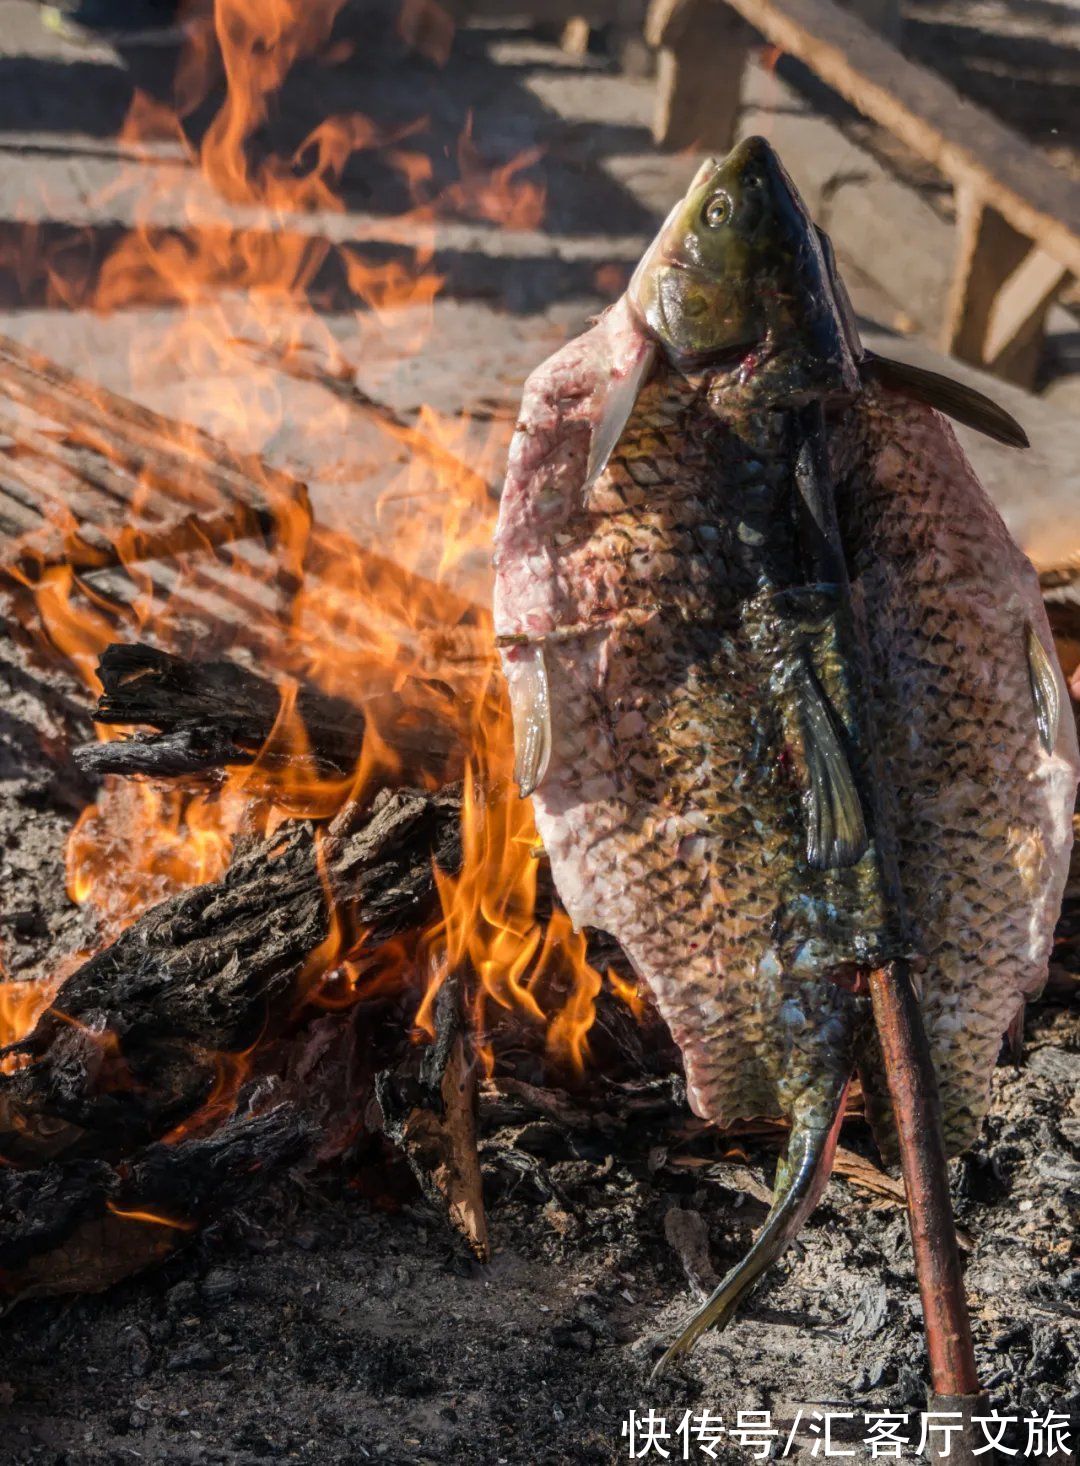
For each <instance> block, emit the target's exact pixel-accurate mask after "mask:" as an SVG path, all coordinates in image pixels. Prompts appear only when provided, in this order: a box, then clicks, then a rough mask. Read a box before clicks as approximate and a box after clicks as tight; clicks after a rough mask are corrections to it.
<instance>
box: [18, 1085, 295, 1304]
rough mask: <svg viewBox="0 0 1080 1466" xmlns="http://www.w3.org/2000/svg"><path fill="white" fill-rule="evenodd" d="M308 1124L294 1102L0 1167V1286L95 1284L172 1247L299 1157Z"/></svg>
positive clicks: (50, 1289) (77, 1288) (107, 1282)
mask: <svg viewBox="0 0 1080 1466" xmlns="http://www.w3.org/2000/svg"><path fill="white" fill-rule="evenodd" d="M311 1140H312V1134H311V1127H310V1125H309V1124H308V1122H307V1120H306V1119H305V1118H304V1116H303V1115H302V1114H301V1113H300V1112H299V1111H298V1110H297V1109H295V1108H294V1107H293V1106H291V1105H285V1104H282V1105H277V1106H276V1107H275V1108H273V1109H271V1110H268V1111H266V1112H265V1113H264V1114H261V1115H257V1116H254V1117H252V1116H245V1115H233V1116H231V1117H230V1118H229V1119H228V1120H227V1121H226V1122H225V1123H224V1124H223V1125H222V1126H221V1127H220V1128H219V1129H218V1130H217V1131H216V1132H215V1134H213V1135H212V1136H210V1137H208V1138H205V1139H188V1140H181V1141H179V1142H178V1143H176V1144H175V1145H160V1144H159V1145H151V1146H149V1147H148V1148H147V1149H146V1150H145V1151H143V1152H142V1153H141V1154H140V1155H138V1156H136V1157H135V1158H134V1159H133V1161H132V1162H131V1163H130V1164H128V1165H125V1166H124V1167H123V1168H122V1169H120V1168H117V1167H114V1166H110V1165H108V1164H106V1163H105V1162H104V1161H97V1160H95V1161H87V1160H74V1161H64V1162H54V1163H53V1164H51V1165H47V1166H44V1167H43V1168H41V1169H40V1170H34V1171H17V1170H14V1169H10V1168H4V1169H2V1170H0V1293H3V1294H4V1295H6V1296H7V1297H9V1298H11V1297H15V1298H27V1297H34V1296H40V1295H42V1294H55V1293H69V1292H79V1293H97V1292H101V1291H102V1290H103V1289H105V1288H108V1287H111V1286H112V1284H113V1283H116V1282H119V1281H120V1279H122V1278H126V1277H130V1276H131V1274H133V1273H135V1272H138V1271H140V1270H141V1269H142V1268H144V1267H146V1266H148V1265H149V1264H150V1263H153V1262H157V1261H159V1260H161V1259H162V1258H163V1257H166V1256H168V1254H169V1253H170V1252H172V1251H173V1250H174V1249H175V1248H176V1247H177V1246H179V1245H180V1244H181V1243H182V1242H183V1241H184V1240H185V1239H186V1238H187V1237H189V1236H190V1234H191V1233H192V1232H193V1231H194V1230H195V1228H196V1227H198V1226H199V1225H201V1224H203V1223H205V1222H206V1221H207V1220H209V1219H210V1217H212V1216H214V1215H216V1214H218V1213H220V1212H221V1210H222V1209H223V1208H225V1207H228V1206H232V1205H235V1204H236V1203H237V1202H239V1201H241V1200H243V1199H244V1198H245V1197H246V1196H247V1195H249V1194H251V1193H252V1192H253V1191H255V1190H256V1189H259V1188H261V1187H263V1186H265V1185H266V1183H267V1181H268V1179H269V1178H270V1177H272V1176H273V1175H274V1174H276V1173H277V1172H279V1171H280V1170H281V1169H282V1168H283V1167H284V1166H287V1165H290V1164H293V1163H294V1162H296V1161H299V1160H301V1159H302V1158H303V1157H304V1156H305V1155H306V1154H307V1152H308V1150H309V1148H310V1144H311Z"/></svg>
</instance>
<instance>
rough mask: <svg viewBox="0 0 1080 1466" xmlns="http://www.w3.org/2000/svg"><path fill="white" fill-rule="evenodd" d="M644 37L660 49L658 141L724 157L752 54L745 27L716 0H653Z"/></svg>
mask: <svg viewBox="0 0 1080 1466" xmlns="http://www.w3.org/2000/svg"><path fill="white" fill-rule="evenodd" d="M645 38H646V40H647V41H648V42H649V43H650V45H654V46H658V47H659V54H658V57H657V76H656V103H655V108H654V111H653V129H652V131H653V140H654V142H655V143H656V144H657V146H658V147H662V148H671V149H672V150H675V151H678V150H679V149H681V148H694V147H697V148H708V149H712V150H714V151H716V152H722V153H726V152H727V151H728V149H729V148H730V147H731V146H732V144H733V143H734V141H735V122H736V118H737V116H738V111H739V102H740V100H741V97H742V82H743V73H744V71H745V69H746V61H747V57H748V55H749V51H750V40H751V36H750V33H749V31H748V30H747V28H746V26H745V24H744V23H743V22H742V21H741V20H740V19H739V17H738V16H735V15H732V14H730V12H727V11H725V10H723V9H722V8H721V7H720V6H718V5H717V4H715V0H653V3H652V5H651V6H650V8H649V14H648V18H647V20H646V22H645Z"/></svg>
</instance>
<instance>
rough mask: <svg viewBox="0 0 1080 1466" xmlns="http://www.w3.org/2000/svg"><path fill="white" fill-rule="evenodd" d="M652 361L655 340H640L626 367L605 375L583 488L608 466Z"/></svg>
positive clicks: (588, 486) (654, 355) (654, 356)
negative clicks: (607, 375) (635, 352)
mask: <svg viewBox="0 0 1080 1466" xmlns="http://www.w3.org/2000/svg"><path fill="white" fill-rule="evenodd" d="M655 360H656V345H655V343H654V342H652V341H647V342H643V343H642V345H641V347H640V350H639V351H638V352H637V354H636V355H635V358H634V360H633V361H632V362H631V364H630V366H629V367H628V369H627V370H626V371H625V372H622V373H619V374H618V375H614V374H613V375H612V376H610V377H608V378H606V379H605V381H604V383H603V385H602V386H601V387H600V388H598V392H599V393H601V394H602V399H601V401H600V402H599V403H598V404H597V405H596V407H595V408H594V413H595V420H594V424H593V430H592V438H591V440H590V443H589V461H588V464H587V466H586V469H585V482H584V483H583V484H582V491H584V490H586V489H589V488H591V487H592V485H593V484H594V483H595V482H596V480H597V479H598V478H599V477H600V475H601V474H602V473H603V471H604V469H605V468H607V465H608V459H609V458H610V457H611V455H612V453H613V452H614V450H615V445H616V443H618V441H619V439H620V438H621V437H622V434H623V428H625V427H626V424H627V423H628V422H629V420H630V414H631V413H632V412H633V410H634V404H635V402H636V401H637V399H638V393H639V392H640V391H641V389H642V387H643V386H644V385H645V382H646V379H647V378H648V376H649V373H650V372H651V371H652V368H653V363H654V361H655Z"/></svg>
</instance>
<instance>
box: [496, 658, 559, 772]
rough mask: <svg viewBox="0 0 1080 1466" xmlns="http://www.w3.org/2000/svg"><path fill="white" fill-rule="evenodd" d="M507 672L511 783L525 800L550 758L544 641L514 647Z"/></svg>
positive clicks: (549, 696)
mask: <svg viewBox="0 0 1080 1466" xmlns="http://www.w3.org/2000/svg"><path fill="white" fill-rule="evenodd" d="M506 671H507V685H508V686H509V689H510V711H511V713H512V714H513V722H514V782H515V783H516V784H517V786H518V790H519V791H520V794H521V797H522V799H527V798H528V797H529V795H530V794H532V793H533V791H534V790H535V789H536V788H537V787H538V786H539V784H540V783H541V782H542V780H543V778H544V775H545V774H546V773H547V768H548V764H549V762H550V760H551V695H550V693H549V691H548V676H547V666H546V665H545V663H544V644H543V642H532V643H531V644H529V645H526V646H522V647H518V648H515V651H514V656H513V660H512V662H511V663H509V664H508V665H507V668H506Z"/></svg>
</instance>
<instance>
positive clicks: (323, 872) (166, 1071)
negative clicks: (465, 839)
mask: <svg viewBox="0 0 1080 1466" xmlns="http://www.w3.org/2000/svg"><path fill="white" fill-rule="evenodd" d="M459 814H460V794H459V792H458V790H457V789H456V788H447V789H444V790H442V791H440V792H439V793H437V794H425V793H421V792H419V791H416V790H400V791H398V792H396V793H394V794H387V795H385V796H380V798H378V799H377V800H376V801H375V804H374V805H373V806H372V808H371V809H370V810H368V811H364V810H361V809H359V808H358V807H356V806H347V807H346V809H345V810H344V811H343V812H342V814H341V815H339V816H338V818H337V819H336V820H335V821H334V823H333V825H331V826H330V827H329V830H327V831H324V832H321V833H319V834H317V833H316V830H315V829H314V828H313V827H312V826H311V825H310V824H308V823H307V822H300V821H296V822H291V823H290V824H288V825H285V826H283V827H282V828H281V829H280V830H279V831H278V832H277V833H276V834H275V836H274V837H273V838H272V839H269V840H262V841H257V842H253V843H251V844H249V845H248V846H247V847H246V848H245V849H243V850H242V851H241V852H240V853H239V854H238V856H237V858H236V859H235V861H234V863H233V865H232V866H231V867H230V868H229V870H228V871H227V872H226V874H225V876H224V877H223V878H222V880H220V881H217V882H215V883H213V884H211V885H207V886H198V887H195V888H194V889H192V890H189V891H184V892H182V893H181V894H180V895H178V896H176V897H174V898H173V899H172V900H170V901H166V902H164V903H163V904H162V905H160V906H157V907H154V908H153V909H152V910H151V911H148V912H146V913H145V915H143V916H142V917H141V918H140V919H139V921H137V922H136V923H135V924H134V925H133V926H132V927H129V928H128V930H127V931H125V932H123V933H122V934H121V936H120V937H119V938H118V939H117V940H116V941H115V942H114V943H113V944H112V946H110V947H108V948H106V949H105V950H104V951H103V952H100V953H98V954H97V955H96V956H94V957H92V958H91V959H90V960H89V961H88V962H86V963H84V964H83V965H82V966H81V967H80V968H78V969H77V970H76V971H75V972H74V973H72V975H71V976H70V977H69V978H67V980H66V981H65V982H64V983H63V985H62V986H61V988H60V990H59V992H58V993H57V995H56V997H55V999H54V1001H53V1005H52V1007H50V1008H49V1009H48V1010H47V1011H46V1012H45V1013H44V1014H43V1015H42V1017H41V1018H40V1019H39V1021H38V1023H37V1025H36V1027H35V1028H34V1030H33V1032H32V1033H31V1034H30V1035H29V1036H28V1037H27V1038H25V1039H24V1040H22V1041H21V1042H20V1043H19V1044H16V1045H13V1046H11V1049H10V1050H9V1052H10V1051H16V1052H20V1053H23V1054H26V1055H28V1056H29V1058H30V1063H29V1064H28V1065H27V1066H26V1067H25V1068H22V1069H19V1070H17V1071H16V1072H15V1073H13V1074H5V1075H0V1153H2V1154H4V1155H5V1156H6V1157H7V1158H8V1159H10V1160H13V1161H16V1162H17V1163H19V1164H33V1163H34V1162H35V1161H40V1159H42V1158H50V1157H56V1156H60V1155H92V1156H95V1157H105V1158H109V1157H114V1156H119V1155H123V1154H127V1153H129V1152H130V1151H131V1149H132V1148H133V1147H134V1146H137V1145H140V1144H145V1143H146V1142H148V1141H149V1140H152V1139H155V1138H157V1137H158V1136H160V1135H162V1134H164V1133H165V1132H166V1131H168V1130H169V1129H171V1128H172V1127H174V1126H175V1125H177V1124H178V1123H179V1122H180V1121H181V1120H182V1119H183V1118H185V1117H186V1116H188V1115H190V1114H191V1113H192V1112H193V1111H195V1110H196V1109H197V1108H198V1107H199V1106H200V1105H201V1104H202V1103H203V1102H204V1101H205V1099H206V1097H207V1095H208V1094H209V1092H210V1090H211V1089H212V1088H213V1085H214V1083H215V1080H216V1078H217V1076H218V1072H219V1064H218V1061H217V1059H216V1057H215V1056H216V1055H218V1054H221V1053H225V1054H235V1053H238V1052H242V1051H244V1050H246V1049H247V1048H249V1047H250V1046H251V1045H252V1044H254V1043H255V1042H256V1041H257V1040H258V1041H260V1042H266V1041H267V1040H268V1039H270V1038H271V1037H273V1036H274V1035H275V1034H277V1033H279V1032H281V1031H282V1030H283V1028H284V1027H285V1026H286V1025H287V1024H288V1022H289V1021H290V1019H291V1017H292V1016H293V1015H294V1014H295V1012H296V1009H297V1006H298V1005H299V1004H301V1003H302V1000H303V997H304V993H303V991H302V989H303V986H304V984H306V983H309V982H313V981H314V980H315V978H316V977H317V975H318V970H319V968H320V966H322V967H325V966H326V965H329V964H330V963H332V961H334V960H336V959H337V958H340V957H341V956H342V955H344V954H345V953H347V952H349V951H359V950H360V949H361V948H365V949H366V948H372V949H373V948H375V947H377V946H378V945H379V944H380V943H381V942H384V941H385V940H387V938H389V937H390V936H392V935H395V934H396V933H399V932H401V931H403V930H408V929H414V928H416V927H418V926H419V925H421V923H422V922H423V921H424V919H425V918H426V916H427V915H428V914H429V913H430V911H431V910H432V909H433V907H434V905H435V903H436V892H435V882H434V875H433V869H432V866H433V862H434V863H435V864H437V865H438V866H439V867H440V868H441V869H443V870H450V871H452V870H455V869H456V868H457V866H458V864H459V862H460V853H461V852H460V836H459ZM328 892H329V893H330V897H331V899H332V902H333V908H334V923H335V941H334V943H333V947H334V952H333V953H331V952H330V951H329V950H327V947H328V946H329V944H327V947H324V943H326V941H327V938H328V936H329V935H330V915H329V911H328V905H327V893H328Z"/></svg>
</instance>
